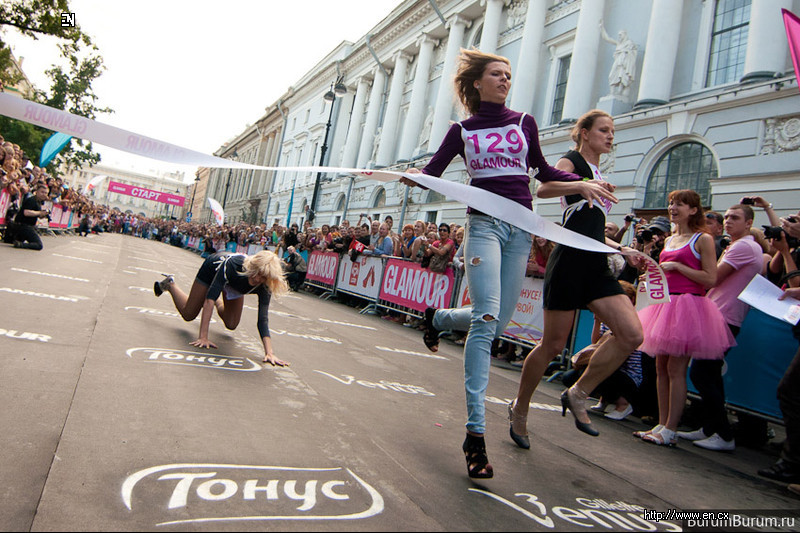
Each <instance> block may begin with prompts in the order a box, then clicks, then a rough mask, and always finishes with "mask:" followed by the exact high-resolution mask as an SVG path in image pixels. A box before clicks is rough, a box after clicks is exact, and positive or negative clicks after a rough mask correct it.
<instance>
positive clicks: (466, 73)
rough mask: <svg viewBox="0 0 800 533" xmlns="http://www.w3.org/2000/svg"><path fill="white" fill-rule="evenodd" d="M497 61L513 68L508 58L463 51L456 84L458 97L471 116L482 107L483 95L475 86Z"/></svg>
mask: <svg viewBox="0 0 800 533" xmlns="http://www.w3.org/2000/svg"><path fill="white" fill-rule="evenodd" d="M495 61H499V62H500V63H505V64H506V65H508V66H509V67H510V66H511V62H510V61H509V60H508V58H505V57H503V56H499V55H496V54H487V53H486V52H481V51H479V50H466V49H464V48H462V49H461V54H460V55H459V56H458V70H457V71H456V77H455V80H454V82H455V86H456V95H458V99H459V100H460V101H461V104H462V105H463V106H464V108H465V109H466V110H467V112H468V113H469V114H470V115H474V114H476V113H477V112H478V109H480V107H481V95H480V93H479V92H478V89H476V88H475V85H474V84H475V82H476V81H478V80H480V79H481V78H482V77H483V72H484V71H485V70H486V65H488V64H489V63H494V62H495Z"/></svg>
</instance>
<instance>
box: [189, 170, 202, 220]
mask: <svg viewBox="0 0 800 533" xmlns="http://www.w3.org/2000/svg"><path fill="white" fill-rule="evenodd" d="M199 184H200V175H199V174H195V178H194V189H193V190H192V201H191V202H189V221H191V220H192V218H194V217H193V214H194V213H193V211H194V195H195V194H196V193H197V186H198V185H199Z"/></svg>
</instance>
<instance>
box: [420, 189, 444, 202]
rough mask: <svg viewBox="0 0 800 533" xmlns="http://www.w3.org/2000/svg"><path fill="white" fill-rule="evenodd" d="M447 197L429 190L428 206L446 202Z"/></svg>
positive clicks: (426, 198) (426, 199) (426, 200)
mask: <svg viewBox="0 0 800 533" xmlns="http://www.w3.org/2000/svg"><path fill="white" fill-rule="evenodd" d="M444 201H445V197H444V195H443V194H440V193H438V192H436V191H433V190H430V189H429V190H428V195H427V196H426V197H425V203H426V204H438V203H440V202H444Z"/></svg>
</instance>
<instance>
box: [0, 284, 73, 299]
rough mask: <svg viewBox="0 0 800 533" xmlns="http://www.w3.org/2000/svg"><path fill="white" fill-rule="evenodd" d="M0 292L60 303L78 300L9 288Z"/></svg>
mask: <svg viewBox="0 0 800 533" xmlns="http://www.w3.org/2000/svg"><path fill="white" fill-rule="evenodd" d="M0 292H10V293H11V294H22V295H24V296H35V297H37V298H49V299H51V300H58V301H60V302H73V303H77V302H78V298H70V297H68V296H57V295H55V294H45V293H42V292H33V291H23V290H21V289H12V288H10V287H0Z"/></svg>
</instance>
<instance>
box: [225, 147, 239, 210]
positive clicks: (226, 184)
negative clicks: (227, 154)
mask: <svg viewBox="0 0 800 533" xmlns="http://www.w3.org/2000/svg"><path fill="white" fill-rule="evenodd" d="M238 157H239V154H237V153H236V148H234V149H233V154H231V159H233V160H234V161H236V159H237V158H238ZM232 172H233V167H231V168H229V169H228V179H227V180H226V181H225V196H223V197H222V209H223V210H225V201H226V200H227V199H228V188H229V187H230V186H231V173H232Z"/></svg>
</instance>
